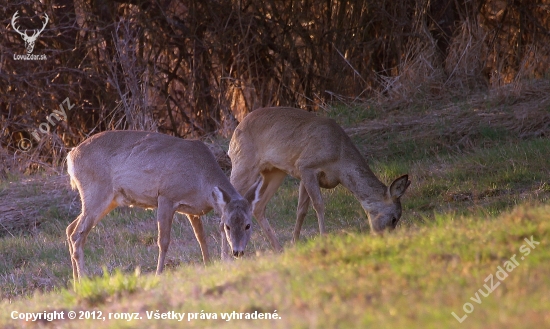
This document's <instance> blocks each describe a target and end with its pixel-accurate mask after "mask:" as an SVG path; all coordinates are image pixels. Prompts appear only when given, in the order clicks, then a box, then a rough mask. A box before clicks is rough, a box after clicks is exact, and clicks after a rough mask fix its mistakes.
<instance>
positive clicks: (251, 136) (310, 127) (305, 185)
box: [229, 108, 410, 250]
mask: <svg viewBox="0 0 550 329" xmlns="http://www.w3.org/2000/svg"><path fill="white" fill-rule="evenodd" d="M229 157H230V158H231V162H232V166H233V169H232V172H231V183H232V184H233V186H235V188H236V189H237V191H243V190H246V189H247V188H249V187H250V186H252V184H253V183H254V181H255V180H256V179H257V177H258V176H260V175H261V176H263V184H262V187H261V189H260V199H259V200H258V202H257V203H256V204H255V207H254V209H253V213H254V216H255V217H256V219H257V220H258V223H259V224H260V226H261V227H262V229H263V231H264V232H265V233H266V235H267V237H268V239H269V240H270V242H271V244H272V246H273V247H274V248H275V249H277V250H280V249H281V246H280V244H279V242H278V240H277V238H276V237H275V234H274V232H273V230H272V228H271V226H270V225H269V223H268V222H267V220H266V219H265V206H266V205H267V202H268V201H269V200H270V199H271V197H272V196H273V195H274V194H275V192H276V190H277V189H278V188H279V186H280V185H281V183H282V181H283V179H284V178H285V176H286V175H287V174H289V175H291V176H293V177H295V178H297V179H300V187H299V200H298V209H297V216H296V226H295V228H294V236H293V240H294V241H297V240H298V238H299V235H300V230H301V227H302V223H303V221H304V218H305V215H306V213H307V209H308V207H309V203H310V201H311V202H312V203H313V208H314V209H315V211H316V213H317V217H318V220H319V230H320V233H321V234H324V233H325V224H324V203H323V200H322V196H321V192H320V189H319V188H320V187H323V188H334V187H336V186H337V185H338V184H342V185H343V186H344V187H346V188H347V189H348V190H350V191H351V192H352V193H353V195H354V196H355V197H356V198H357V199H358V200H359V201H360V203H361V206H362V207H363V209H364V210H365V212H366V213H367V215H368V217H369V223H370V226H371V229H372V231H373V232H374V233H378V232H381V231H383V230H385V229H386V228H390V229H392V228H394V227H395V225H396V224H397V222H398V220H399V218H400V217H401V203H400V197H401V196H402V195H403V193H405V190H406V189H407V187H408V186H409V184H410V181H409V180H408V176H407V175H404V176H401V177H399V178H398V179H396V180H395V181H394V182H393V183H392V184H391V186H390V187H389V188H388V187H387V186H386V185H384V183H382V182H381V181H380V180H379V179H378V178H377V177H376V176H375V175H374V173H373V172H372V171H371V170H370V168H369V166H368V164H367V161H366V160H365V159H364V158H363V156H362V155H361V154H360V152H359V150H358V149H357V148H356V147H355V146H354V145H353V143H352V141H351V139H350V138H349V137H348V136H347V134H346V133H345V132H344V130H343V129H342V128H341V127H340V126H339V125H338V124H337V123H336V122H335V121H334V120H332V119H328V118H322V117H318V116H316V115H315V114H312V113H308V112H306V111H303V110H299V109H293V108H262V109H257V110H255V111H253V112H251V113H250V114H248V115H247V116H246V117H245V118H244V120H243V121H242V122H241V123H240V124H239V125H238V126H237V128H236V130H235V132H234V134H233V137H232V139H231V143H230V149H229Z"/></svg>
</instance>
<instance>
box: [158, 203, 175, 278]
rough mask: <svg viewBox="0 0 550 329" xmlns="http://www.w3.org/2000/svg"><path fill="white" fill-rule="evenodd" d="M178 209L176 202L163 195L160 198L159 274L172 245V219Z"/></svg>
mask: <svg viewBox="0 0 550 329" xmlns="http://www.w3.org/2000/svg"><path fill="white" fill-rule="evenodd" d="M175 212H176V209H175V208H174V204H173V203H172V202H171V201H170V200H168V199H167V198H165V197H163V196H159V198H158V208H157V223H158V231H159V232H158V241H157V243H158V246H159V259H158V264H157V275H159V274H161V273H162V271H163V270H164V260H165V258H166V253H167V252H168V247H169V246H170V231H171V230H172V220H173V219H174V213H175Z"/></svg>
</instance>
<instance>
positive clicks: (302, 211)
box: [292, 181, 310, 243]
mask: <svg viewBox="0 0 550 329" xmlns="http://www.w3.org/2000/svg"><path fill="white" fill-rule="evenodd" d="M309 201H310V198H309V194H307V191H306V187H305V185H304V183H303V182H302V181H300V192H299V197H298V210H297V211H296V226H295V227H294V236H293V238H292V243H296V242H298V239H299V238H300V231H301V230H302V224H303V223H304V219H305V218H306V215H307V210H308V208H309Z"/></svg>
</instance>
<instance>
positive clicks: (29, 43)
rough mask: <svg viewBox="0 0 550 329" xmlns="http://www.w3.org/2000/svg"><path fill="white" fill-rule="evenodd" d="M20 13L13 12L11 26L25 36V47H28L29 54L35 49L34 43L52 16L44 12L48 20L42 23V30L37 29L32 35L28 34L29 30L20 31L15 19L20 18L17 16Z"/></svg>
mask: <svg viewBox="0 0 550 329" xmlns="http://www.w3.org/2000/svg"><path fill="white" fill-rule="evenodd" d="M18 14H19V11H16V12H15V14H13V17H12V18H11V26H12V27H13V30H14V31H15V32H17V33H19V35H20V36H21V37H22V38H23V41H25V48H26V49H27V54H31V53H32V51H33V50H34V43H35V42H36V39H38V36H39V35H40V34H41V33H42V32H43V31H44V29H45V28H46V25H47V24H48V21H49V20H50V18H49V17H48V14H44V17H46V21H45V22H44V24H43V25H42V28H41V29H40V30H38V29H36V30H34V32H33V34H32V35H28V34H27V30H25V32H21V31H19V28H18V27H17V26H16V25H15V21H16V20H17V19H18V18H19V16H17V15H18Z"/></svg>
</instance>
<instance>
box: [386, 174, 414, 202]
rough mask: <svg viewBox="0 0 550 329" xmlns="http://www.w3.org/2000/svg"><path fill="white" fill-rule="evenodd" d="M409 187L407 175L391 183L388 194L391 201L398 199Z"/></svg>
mask: <svg viewBox="0 0 550 329" xmlns="http://www.w3.org/2000/svg"><path fill="white" fill-rule="evenodd" d="M409 185H411V181H410V180H409V175H403V176H401V177H399V178H397V179H396V180H394V181H393V183H391V185H390V188H389V192H390V196H391V198H392V199H399V198H400V197H402V196H403V194H405V191H406V190H407V187H409Z"/></svg>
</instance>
